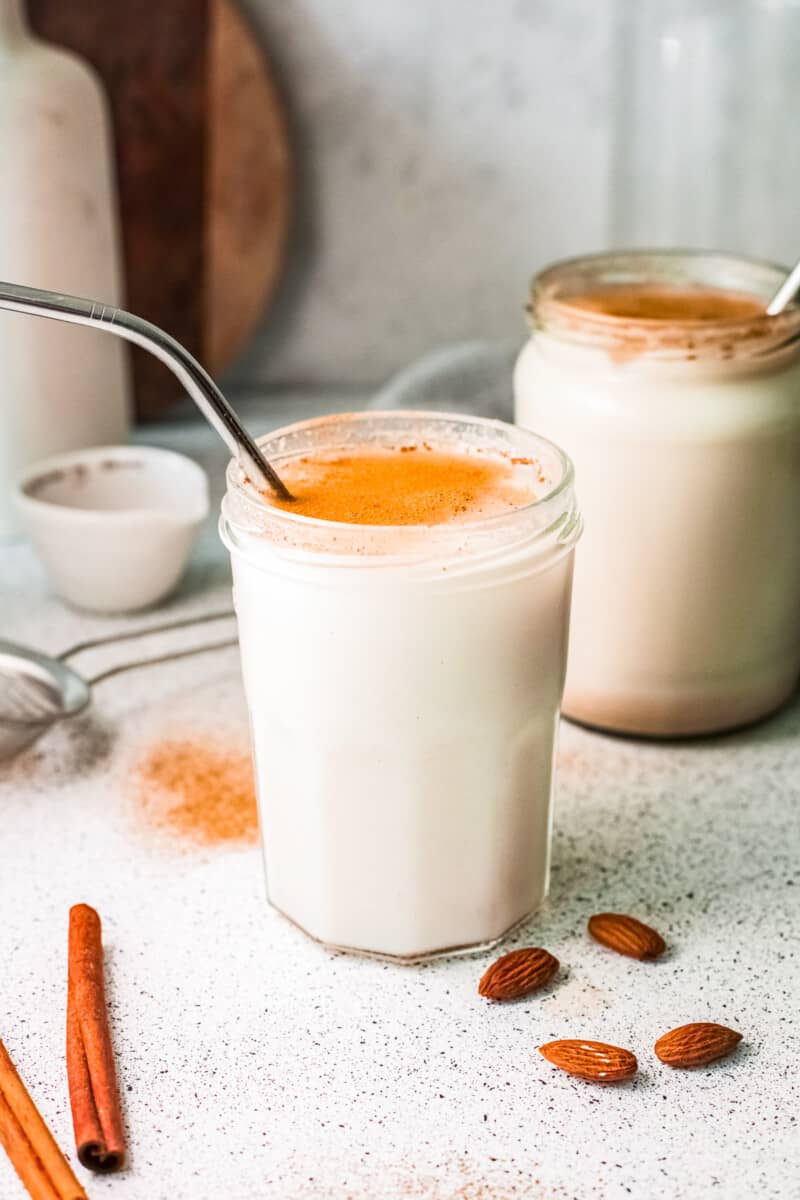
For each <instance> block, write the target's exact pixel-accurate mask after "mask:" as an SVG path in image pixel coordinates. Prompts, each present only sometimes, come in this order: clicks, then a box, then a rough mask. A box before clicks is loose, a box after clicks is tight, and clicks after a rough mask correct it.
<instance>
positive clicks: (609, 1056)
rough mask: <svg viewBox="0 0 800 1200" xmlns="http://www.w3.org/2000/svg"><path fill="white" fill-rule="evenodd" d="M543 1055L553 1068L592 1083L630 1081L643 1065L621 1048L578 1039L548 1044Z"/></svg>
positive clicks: (540, 1051)
mask: <svg viewBox="0 0 800 1200" xmlns="http://www.w3.org/2000/svg"><path fill="white" fill-rule="evenodd" d="M539 1053H540V1054H542V1055H543V1056H544V1057H545V1058H546V1059H547V1061H548V1062H551V1063H552V1064H553V1066H556V1067H560V1068H561V1070H562V1071H566V1072H567V1073H568V1074H569V1075H577V1076H578V1077H579V1078H580V1079H588V1080H589V1081H590V1082H591V1083H617V1082H618V1081H619V1080H621V1079H630V1078H631V1077H632V1076H633V1075H635V1074H636V1070H637V1067H638V1065H639V1064H638V1063H637V1061H636V1055H635V1054H631V1052H630V1050H623V1049H622V1047H621V1046H608V1045H606V1043H605V1042H584V1041H583V1040H581V1039H578V1038H576V1039H569V1038H566V1039H562V1040H561V1041H558V1042H548V1043H547V1045H546V1046H540V1047H539Z"/></svg>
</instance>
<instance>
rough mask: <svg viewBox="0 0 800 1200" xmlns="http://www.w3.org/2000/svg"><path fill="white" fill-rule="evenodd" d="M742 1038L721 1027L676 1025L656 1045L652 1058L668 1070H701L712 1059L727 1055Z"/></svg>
mask: <svg viewBox="0 0 800 1200" xmlns="http://www.w3.org/2000/svg"><path fill="white" fill-rule="evenodd" d="M741 1040H742V1035H741V1034H740V1033H737V1032H736V1030H735V1029H728V1028H727V1026H725V1025H715V1024H714V1023H713V1022H711V1021H697V1022H695V1023H694V1024H693V1025H680V1026H679V1027H678V1028H677V1029H671V1030H670V1031H669V1033H665V1034H664V1036H663V1037H660V1038H659V1039H658V1041H657V1042H656V1044H655V1046H654V1049H655V1052H656V1058H660V1059H661V1061H662V1062H663V1063H667V1064H668V1065H669V1066H670V1067H703V1066H705V1064H706V1063H710V1062H713V1061H714V1059H715V1058H724V1057H725V1055H726V1054H730V1052H731V1050H733V1049H734V1048H735V1047H736V1046H738V1044H739V1042H740V1041H741Z"/></svg>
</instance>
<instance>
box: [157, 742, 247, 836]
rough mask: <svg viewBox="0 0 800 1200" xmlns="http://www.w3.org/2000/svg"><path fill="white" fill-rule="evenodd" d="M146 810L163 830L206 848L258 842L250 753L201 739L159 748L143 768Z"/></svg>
mask: <svg viewBox="0 0 800 1200" xmlns="http://www.w3.org/2000/svg"><path fill="white" fill-rule="evenodd" d="M137 775H138V782H139V790H140V793H139V794H140V801H141V806H142V810H143V812H144V814H145V816H146V818H147V819H148V821H149V822H150V823H151V824H152V825H155V826H156V827H157V828H160V829H163V830H164V831H166V832H168V833H172V834H176V835H178V836H179V837H183V838H185V839H187V840H189V841H192V842H195V843H196V844H198V845H202V846H215V845H221V844H224V843H230V842H246V843H252V842H255V841H257V840H258V811H257V808H256V796H255V785H254V781H253V765H252V761H251V758H250V755H249V753H248V752H247V751H245V750H242V749H240V748H235V749H232V748H230V747H226V746H224V745H221V744H218V743H209V742H208V741H201V740H200V739H199V738H193V739H179V738H173V739H168V740H166V741H162V742H159V743H158V744H157V745H155V746H153V747H152V748H151V749H150V750H149V751H148V752H147V754H146V755H145V757H144V758H143V759H142V761H141V762H140V763H139V764H138V770H137Z"/></svg>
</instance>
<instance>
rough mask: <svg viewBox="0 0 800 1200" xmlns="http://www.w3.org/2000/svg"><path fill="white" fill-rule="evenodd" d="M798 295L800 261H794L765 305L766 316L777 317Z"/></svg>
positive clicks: (799, 287)
mask: <svg viewBox="0 0 800 1200" xmlns="http://www.w3.org/2000/svg"><path fill="white" fill-rule="evenodd" d="M798 296H800V262H796V263H795V265H794V266H793V267H792V269H791V271H790V272H789V274H788V275H787V276H786V278H785V279H784V281H783V283H782V284H781V286H780V287H779V288H778V290H777V292H776V293H775V295H774V296H773V297H772V299H771V300H770V302H769V304H768V305H767V316H769V317H777V316H778V315H779V314H780V313H782V312H783V311H784V309H786V308H788V307H789V305H790V304H791V303H792V301H793V300H796V299H797V297H798Z"/></svg>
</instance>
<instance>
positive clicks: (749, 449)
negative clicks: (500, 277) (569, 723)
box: [515, 252, 800, 736]
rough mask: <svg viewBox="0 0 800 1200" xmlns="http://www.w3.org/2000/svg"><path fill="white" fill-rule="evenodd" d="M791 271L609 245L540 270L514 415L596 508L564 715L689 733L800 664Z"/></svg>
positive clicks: (737, 711) (745, 716) (775, 685)
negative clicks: (777, 308) (782, 289)
mask: <svg viewBox="0 0 800 1200" xmlns="http://www.w3.org/2000/svg"><path fill="white" fill-rule="evenodd" d="M781 278H782V274H781V272H780V271H779V270H778V269H777V268H773V267H769V266H766V265H761V264H758V263H753V262H749V261H747V260H742V259H736V258H730V257H727V256H722V255H708V254H699V253H698V254H669V253H665V254H644V253H633V252H632V253H627V254H615V255H601V256H596V257H592V258H587V259H581V260H575V261H574V262H569V263H563V264H560V265H557V266H556V267H554V268H551V269H550V270H548V271H546V272H544V273H543V274H542V275H541V276H539V278H538V279H537V280H535V281H534V289H533V295H532V305H531V312H532V324H533V335H532V337H531V340H530V341H529V343H528V344H527V346H526V347H525V348H524V349H523V351H522V353H521V355H520V357H519V360H518V363H517V367H516V373H515V400H516V419H517V421H518V422H519V423H520V424H522V425H525V426H529V427H531V428H536V429H537V430H539V431H541V432H542V433H543V434H545V435H546V436H547V437H551V438H553V439H555V440H556V441H557V442H558V443H559V444H560V445H563V446H564V448H565V449H566V451H567V453H568V454H569V455H570V456H571V458H572V459H573V461H574V463H575V468H576V471H577V473H578V478H579V479H580V484H581V499H582V504H583V507H584V510H585V511H586V512H587V513H588V518H587V522H586V537H585V538H584V540H583V541H582V543H581V547H580V550H579V551H578V554H577V557H576V568H575V571H576V573H575V590H574V597H573V609H572V625H571V633H570V655H569V667H568V673H567V684H566V690H565V695H564V713H565V715H568V716H570V717H573V718H575V719H577V720H580V721H584V722H586V723H589V724H592V725H597V726H601V727H604V728H608V729H613V730H622V731H626V732H631V733H640V734H649V735H658V736H680V735H686V734H699V733H707V732H712V731H717V730H723V729H728V728H731V727H734V726H737V725H741V724H745V723H746V722H748V721H752V720H755V719H757V718H759V717H761V716H764V715H765V714H767V713H769V712H771V711H773V710H774V709H775V708H777V707H778V706H779V705H780V704H781V703H782V702H783V701H785V700H786V699H787V697H788V696H789V695H790V694H791V693H792V691H793V690H794V688H795V686H796V683H797V680H798V676H800V536H798V517H799V516H800V313H799V312H798V311H797V310H795V311H793V312H789V313H787V314H786V315H785V316H782V317H779V318H771V317H767V316H766V315H765V312H764V309H765V305H766V301H767V299H768V298H769V297H770V296H771V295H772V293H773V292H774V291H775V289H776V288H777V286H778V284H779V283H780V281H781Z"/></svg>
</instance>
